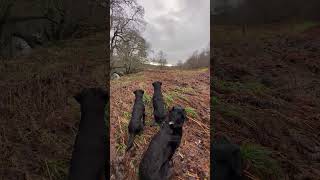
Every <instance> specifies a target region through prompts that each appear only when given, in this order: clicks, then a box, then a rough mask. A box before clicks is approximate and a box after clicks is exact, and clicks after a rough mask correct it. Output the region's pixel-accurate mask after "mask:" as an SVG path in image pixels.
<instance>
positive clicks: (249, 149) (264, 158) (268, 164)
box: [241, 144, 281, 178]
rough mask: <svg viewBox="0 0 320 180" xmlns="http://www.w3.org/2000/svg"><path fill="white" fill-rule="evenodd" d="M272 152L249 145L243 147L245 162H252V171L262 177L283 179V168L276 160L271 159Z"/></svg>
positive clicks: (242, 153)
mask: <svg viewBox="0 0 320 180" xmlns="http://www.w3.org/2000/svg"><path fill="white" fill-rule="evenodd" d="M271 154H272V152H271V151H269V150H268V149H266V148H264V147H261V146H258V145H252V144H247V145H243V146H241V156H242V158H243V159H244V160H245V161H248V162H250V164H251V165H252V169H253V170H254V171H255V173H257V174H258V175H260V176H262V177H266V176H272V177H276V178H280V177H281V168H280V166H279V164H278V162H277V161H276V160H274V159H273V158H272V157H271Z"/></svg>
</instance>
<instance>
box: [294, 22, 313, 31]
mask: <svg viewBox="0 0 320 180" xmlns="http://www.w3.org/2000/svg"><path fill="white" fill-rule="evenodd" d="M317 25H319V23H318V22H314V21H303V22H301V23H296V24H293V25H292V31H293V32H296V33H301V32H304V31H306V30H308V29H310V28H312V27H315V26H317Z"/></svg>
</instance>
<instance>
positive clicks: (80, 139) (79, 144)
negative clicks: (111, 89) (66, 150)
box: [69, 88, 109, 180]
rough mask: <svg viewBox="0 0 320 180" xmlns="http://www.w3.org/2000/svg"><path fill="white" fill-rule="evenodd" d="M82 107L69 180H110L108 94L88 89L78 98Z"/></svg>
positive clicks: (76, 97)
mask: <svg viewBox="0 0 320 180" xmlns="http://www.w3.org/2000/svg"><path fill="white" fill-rule="evenodd" d="M74 98H75V99H76V100H77V101H78V103H79V104H80V107H81V120H80V124H79V130H78V134H77V136H76V140H75V144H74V148H73V153H72V158H71V167H70V170H69V171H70V173H69V180H91V179H92V180H93V179H97V180H98V179H102V178H103V176H105V179H109V177H108V172H109V171H108V170H107V163H108V162H107V161H108V156H107V155H108V154H109V148H108V139H107V124H106V122H105V107H106V104H107V100H108V99H107V98H108V94H107V92H106V91H104V90H102V89H101V88H88V89H84V90H82V91H81V93H79V94H77V95H75V96H74Z"/></svg>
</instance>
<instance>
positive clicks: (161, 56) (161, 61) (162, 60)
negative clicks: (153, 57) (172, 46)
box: [157, 50, 168, 67]
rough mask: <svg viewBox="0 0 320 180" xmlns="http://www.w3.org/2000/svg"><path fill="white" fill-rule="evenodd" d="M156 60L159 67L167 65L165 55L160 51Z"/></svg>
mask: <svg viewBox="0 0 320 180" xmlns="http://www.w3.org/2000/svg"><path fill="white" fill-rule="evenodd" d="M157 59H158V63H159V64H160V67H164V66H165V65H166V64H168V62H167V55H166V54H165V53H164V52H163V51H162V50H160V51H159V52H158V57H157Z"/></svg>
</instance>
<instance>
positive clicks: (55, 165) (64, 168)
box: [44, 160, 69, 179]
mask: <svg viewBox="0 0 320 180" xmlns="http://www.w3.org/2000/svg"><path fill="white" fill-rule="evenodd" d="M44 166H45V167H44V169H45V171H46V173H47V176H48V177H50V179H66V178H67V175H68V171H69V162H68V161H63V160H45V161H44Z"/></svg>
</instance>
